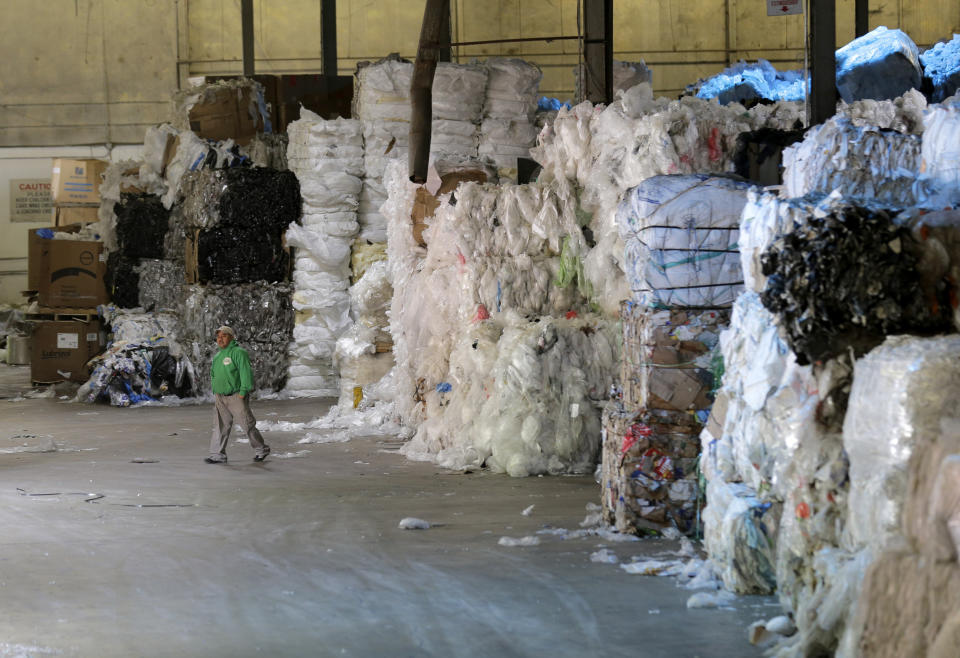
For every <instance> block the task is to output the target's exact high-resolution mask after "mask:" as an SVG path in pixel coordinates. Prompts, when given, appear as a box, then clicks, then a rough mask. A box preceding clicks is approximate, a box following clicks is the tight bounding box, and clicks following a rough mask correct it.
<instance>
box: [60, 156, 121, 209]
mask: <svg viewBox="0 0 960 658" xmlns="http://www.w3.org/2000/svg"><path fill="white" fill-rule="evenodd" d="M107 164H108V163H107V162H105V161H103V160H73V159H70V158H54V160H53V172H52V178H51V181H50V189H51V190H52V191H53V203H54V205H58V206H60V205H76V204H80V205H83V204H99V203H100V179H101V177H102V176H103V172H104V170H105V169H106V168H107Z"/></svg>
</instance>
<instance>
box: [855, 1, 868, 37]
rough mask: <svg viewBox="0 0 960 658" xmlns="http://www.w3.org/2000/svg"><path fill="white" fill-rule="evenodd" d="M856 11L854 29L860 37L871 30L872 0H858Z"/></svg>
mask: <svg viewBox="0 0 960 658" xmlns="http://www.w3.org/2000/svg"><path fill="white" fill-rule="evenodd" d="M854 12H855V13H854V20H853V23H854V31H855V33H856V35H857V36H858V37H862V36H863V35H864V34H866V33H867V32H869V31H870V19H869V14H870V0H856V7H855V9H854Z"/></svg>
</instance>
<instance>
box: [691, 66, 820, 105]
mask: <svg viewBox="0 0 960 658" xmlns="http://www.w3.org/2000/svg"><path fill="white" fill-rule="evenodd" d="M693 89H697V92H696V93H697V98H703V99H705V100H709V99H713V98H716V99H717V102H719V103H720V104H721V105H728V104H730V103H749V102H750V101H756V100H761V99H762V100H769V101H802V100H803V99H804V93H803V92H804V81H803V72H802V71H778V70H776V69H775V68H774V67H773V65H772V64H771V63H770V62H768V61H767V60H765V59H761V60H758V61H757V62H756V63H754V64H748V63H747V62H740V63H738V64H734V65H733V66H731V67H729V68H727V69H724V71H723V72H721V73H718V74H717V75H715V76H713V77H710V78H707V79H705V80H701V81H700V82H699V83H698V85H694V86H692V87H691V88H690V90H691V91H693Z"/></svg>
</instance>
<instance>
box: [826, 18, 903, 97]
mask: <svg viewBox="0 0 960 658" xmlns="http://www.w3.org/2000/svg"><path fill="white" fill-rule="evenodd" d="M920 78H921V71H920V53H919V51H918V50H917V45H916V44H915V43H914V42H913V40H911V39H910V37H908V36H907V35H906V34H905V33H904V32H902V31H901V30H888V29H887V28H885V27H883V26H882V25H881V26H880V27H878V28H877V29H875V30H874V31H873V32H869V33H867V34H864V35H863V36H862V37H860V38H859V39H854V40H853V41H851V42H850V43H848V44H847V45H845V46H844V47H843V48H841V49H840V50H838V51H837V90H838V91H839V92H840V97H841V98H842V99H843V100H844V101H846V102H847V103H852V102H854V101H858V100H864V99H873V100H878V101H881V100H892V99H894V98H897V97H898V96H902V95H903V94H904V93H906V92H908V91H910V90H911V89H919V88H920Z"/></svg>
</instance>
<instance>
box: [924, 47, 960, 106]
mask: <svg viewBox="0 0 960 658" xmlns="http://www.w3.org/2000/svg"><path fill="white" fill-rule="evenodd" d="M920 62H921V63H922V64H923V77H925V78H929V79H930V83H931V86H932V87H933V93H932V94H931V95H930V100H931V101H932V102H934V103H939V102H941V101H943V100H945V99H947V98H950V97H951V96H953V95H954V94H956V93H957V90H958V89H960V34H954V35H953V39H952V40H951V41H947V42H946V43H938V44H936V45H935V46H934V47H933V48H931V49H930V50H928V51H926V52H925V53H923V54H922V55H920Z"/></svg>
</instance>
